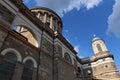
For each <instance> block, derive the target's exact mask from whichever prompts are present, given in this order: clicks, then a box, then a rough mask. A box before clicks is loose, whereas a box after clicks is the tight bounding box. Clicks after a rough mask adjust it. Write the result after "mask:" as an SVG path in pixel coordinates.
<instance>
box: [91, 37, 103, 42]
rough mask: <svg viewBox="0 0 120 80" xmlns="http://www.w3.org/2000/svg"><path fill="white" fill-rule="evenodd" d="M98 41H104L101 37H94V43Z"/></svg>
mask: <svg viewBox="0 0 120 80" xmlns="http://www.w3.org/2000/svg"><path fill="white" fill-rule="evenodd" d="M97 40H102V39H101V38H100V37H97V36H94V38H93V40H92V42H94V41H97Z"/></svg>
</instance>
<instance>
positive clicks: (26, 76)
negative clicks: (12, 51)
mask: <svg viewBox="0 0 120 80" xmlns="http://www.w3.org/2000/svg"><path fill="white" fill-rule="evenodd" d="M32 75H33V62H32V61H31V60H27V61H26V62H25V64H24V69H23V74H22V80H32Z"/></svg>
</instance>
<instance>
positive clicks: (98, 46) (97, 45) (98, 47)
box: [96, 44, 102, 52]
mask: <svg viewBox="0 0 120 80" xmlns="http://www.w3.org/2000/svg"><path fill="white" fill-rule="evenodd" d="M96 47H97V49H98V51H99V52H101V51H102V47H101V45H100V44H96Z"/></svg>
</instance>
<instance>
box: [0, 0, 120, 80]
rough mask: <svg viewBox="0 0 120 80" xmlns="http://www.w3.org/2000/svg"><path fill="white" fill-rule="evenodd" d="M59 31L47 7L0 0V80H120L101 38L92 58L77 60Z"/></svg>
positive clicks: (95, 41) (57, 20)
mask: <svg viewBox="0 0 120 80" xmlns="http://www.w3.org/2000/svg"><path fill="white" fill-rule="evenodd" d="M62 29H63V23H62V20H61V18H60V17H59V16H58V14H57V13H56V12H54V11H53V10H51V9H49V8H45V7H34V8H31V9H29V8H28V7H26V5H25V4H24V3H23V1H22V0H0V80H120V74H119V71H118V70H117V68H116V65H115V64H114V56H113V55H112V54H110V52H109V50H108V49H107V47H106V44H105V41H104V40H103V39H102V38H100V37H97V36H94V37H93V39H92V41H91V45H92V48H93V52H94V55H93V56H91V57H87V58H79V57H78V56H77V52H76V51H75V50H74V48H73V46H72V45H71V44H70V43H69V42H68V41H67V40H66V39H65V37H64V36H63V35H62Z"/></svg>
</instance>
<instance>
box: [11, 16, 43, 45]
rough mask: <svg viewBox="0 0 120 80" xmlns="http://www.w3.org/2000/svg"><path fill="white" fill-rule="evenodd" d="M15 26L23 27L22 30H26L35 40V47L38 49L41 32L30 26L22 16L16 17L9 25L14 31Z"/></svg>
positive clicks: (32, 25)
mask: <svg viewBox="0 0 120 80" xmlns="http://www.w3.org/2000/svg"><path fill="white" fill-rule="evenodd" d="M15 26H23V27H24V28H26V29H28V30H29V31H30V33H31V34H32V35H33V37H34V38H35V39H36V42H37V46H36V47H40V41H41V38H40V37H41V30H40V29H38V28H37V27H36V26H35V25H34V24H32V23H31V22H30V21H29V20H27V19H26V18H24V17H23V16H20V15H17V16H16V18H15V19H14V21H13V24H12V25H11V28H12V29H14V27H15Z"/></svg>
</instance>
